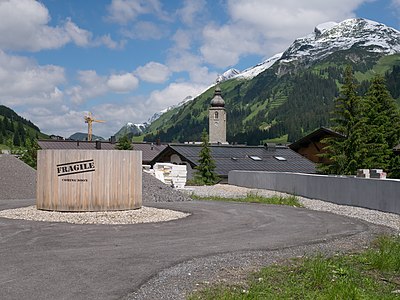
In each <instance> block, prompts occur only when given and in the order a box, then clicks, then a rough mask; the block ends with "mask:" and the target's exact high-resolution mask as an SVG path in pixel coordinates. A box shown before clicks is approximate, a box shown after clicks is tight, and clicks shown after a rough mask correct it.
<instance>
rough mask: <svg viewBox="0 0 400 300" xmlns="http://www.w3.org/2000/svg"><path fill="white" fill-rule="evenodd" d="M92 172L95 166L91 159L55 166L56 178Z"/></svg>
mask: <svg viewBox="0 0 400 300" xmlns="http://www.w3.org/2000/svg"><path fill="white" fill-rule="evenodd" d="M94 171H95V166H94V161H93V159H88V160H81V161H75V162H70V163H65V164H58V165H57V175H58V176H65V175H72V174H79V173H86V172H94Z"/></svg>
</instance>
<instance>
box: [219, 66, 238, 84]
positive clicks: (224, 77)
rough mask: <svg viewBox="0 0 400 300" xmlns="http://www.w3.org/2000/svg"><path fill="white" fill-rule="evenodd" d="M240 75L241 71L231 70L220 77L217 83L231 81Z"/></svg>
mask: <svg viewBox="0 0 400 300" xmlns="http://www.w3.org/2000/svg"><path fill="white" fill-rule="evenodd" d="M239 74H240V71H239V70H236V69H229V70H228V71H226V72H224V73H223V74H222V75H218V78H217V82H222V81H225V80H228V79H231V78H233V77H235V76H237V75H239Z"/></svg>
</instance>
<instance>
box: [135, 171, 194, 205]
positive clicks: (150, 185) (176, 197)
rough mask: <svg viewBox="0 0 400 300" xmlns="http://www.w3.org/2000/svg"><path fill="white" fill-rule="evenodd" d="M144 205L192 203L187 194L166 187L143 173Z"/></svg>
mask: <svg viewBox="0 0 400 300" xmlns="http://www.w3.org/2000/svg"><path fill="white" fill-rule="evenodd" d="M142 178H143V186H142V195H143V203H151V202H178V201H190V200H191V199H190V197H188V195H187V194H183V193H181V192H180V191H178V190H176V189H174V188H173V187H171V186H168V185H166V184H165V183H163V182H161V181H160V180H158V179H157V178H155V177H154V176H152V175H150V174H148V173H146V172H143V176H142Z"/></svg>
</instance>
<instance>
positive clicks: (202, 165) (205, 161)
mask: <svg viewBox="0 0 400 300" xmlns="http://www.w3.org/2000/svg"><path fill="white" fill-rule="evenodd" d="M201 141H202V148H201V150H200V153H199V165H198V166H197V167H196V170H197V171H196V174H195V179H196V181H198V182H200V183H202V184H205V185H213V184H215V183H217V182H218V180H219V178H218V175H217V174H216V173H215V162H214V159H213V158H212V156H211V150H210V147H209V146H210V145H209V143H208V135H207V131H206V130H205V129H204V130H203V134H202V137H201Z"/></svg>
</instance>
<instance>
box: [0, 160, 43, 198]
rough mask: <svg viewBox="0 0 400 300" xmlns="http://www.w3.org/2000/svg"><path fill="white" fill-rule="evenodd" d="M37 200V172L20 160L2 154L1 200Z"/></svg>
mask: <svg viewBox="0 0 400 300" xmlns="http://www.w3.org/2000/svg"><path fill="white" fill-rule="evenodd" d="M33 198H36V171H35V169H33V168H31V167H30V166H28V165H27V164H25V163H24V162H23V161H21V160H19V159H18V158H16V157H14V156H12V155H8V154H0V200H6V199H33Z"/></svg>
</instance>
